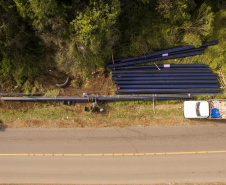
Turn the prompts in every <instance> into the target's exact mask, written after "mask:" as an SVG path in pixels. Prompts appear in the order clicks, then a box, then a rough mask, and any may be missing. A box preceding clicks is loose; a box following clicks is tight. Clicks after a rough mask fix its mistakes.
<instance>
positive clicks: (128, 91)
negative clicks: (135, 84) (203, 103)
mask: <svg viewBox="0 0 226 185" xmlns="http://www.w3.org/2000/svg"><path fill="white" fill-rule="evenodd" d="M218 92H219V89H203V88H201V89H200V88H199V89H198V88H197V89H139V90H136V89H126V90H118V91H116V92H115V93H116V94H118V95H120V94H181V93H183V94H184V93H199V94H203V93H218Z"/></svg>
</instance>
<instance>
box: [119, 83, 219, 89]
mask: <svg viewBox="0 0 226 185" xmlns="http://www.w3.org/2000/svg"><path fill="white" fill-rule="evenodd" d="M194 88H218V85H217V84H206V85H202V84H196V85H194V84H180V85H164V84H161V85H118V89H194Z"/></svg>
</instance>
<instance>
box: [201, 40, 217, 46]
mask: <svg viewBox="0 0 226 185" xmlns="http://www.w3.org/2000/svg"><path fill="white" fill-rule="evenodd" d="M216 44H218V41H217V40H215V41H211V42H204V43H202V45H201V47H206V46H212V45H216Z"/></svg>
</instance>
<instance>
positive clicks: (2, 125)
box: [0, 120, 7, 132]
mask: <svg viewBox="0 0 226 185" xmlns="http://www.w3.org/2000/svg"><path fill="white" fill-rule="evenodd" d="M6 128H7V125H5V124H4V123H3V121H2V120H0V132H4V131H5V129H6Z"/></svg>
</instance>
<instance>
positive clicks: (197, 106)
mask: <svg viewBox="0 0 226 185" xmlns="http://www.w3.org/2000/svg"><path fill="white" fill-rule="evenodd" d="M199 107H200V102H197V103H196V115H197V116H201V114H200V112H199Z"/></svg>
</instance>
